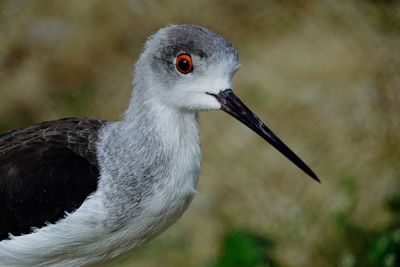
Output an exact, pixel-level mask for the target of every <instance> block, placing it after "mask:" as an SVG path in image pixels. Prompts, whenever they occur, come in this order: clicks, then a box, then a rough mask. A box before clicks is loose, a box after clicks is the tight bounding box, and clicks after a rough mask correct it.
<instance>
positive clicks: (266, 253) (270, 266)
mask: <svg viewBox="0 0 400 267" xmlns="http://www.w3.org/2000/svg"><path fill="white" fill-rule="evenodd" d="M273 246H274V243H273V242H272V241H271V240H270V239H268V238H265V237H262V236H260V235H257V234H254V233H251V232H247V231H244V230H240V231H230V232H228V233H227V234H226V235H225V236H224V239H223V246H222V250H221V252H220V255H219V257H218V259H217V261H216V263H215V264H213V265H212V267H278V266H280V265H278V264H277V262H276V261H275V260H274V259H273V258H272V256H271V255H270V250H271V249H272V248H273Z"/></svg>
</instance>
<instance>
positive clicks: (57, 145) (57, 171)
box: [0, 118, 105, 241]
mask: <svg viewBox="0 0 400 267" xmlns="http://www.w3.org/2000/svg"><path fill="white" fill-rule="evenodd" d="M104 124H105V122H103V121H97V120H90V119H76V118H68V119H61V120H57V121H50V122H44V123H40V124H37V125H34V126H31V127H28V128H24V129H18V130H14V131H11V132H8V133H5V134H3V135H0V241H1V240H3V239H7V238H8V235H9V233H11V234H13V235H21V234H27V233H30V232H31V229H32V227H37V228H40V227H42V226H44V225H46V223H48V222H49V223H54V222H56V221H57V220H59V219H61V218H63V217H64V216H65V212H72V211H74V210H76V209H77V208H79V207H80V205H81V204H82V202H83V201H84V200H85V199H86V198H87V197H88V196H89V195H90V194H91V193H92V192H94V191H95V190H96V189H97V179H98V177H99V168H98V164H97V159H96V147H95V144H96V140H97V135H98V131H99V129H100V128H101V126H103V125H104Z"/></svg>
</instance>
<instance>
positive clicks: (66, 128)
mask: <svg viewBox="0 0 400 267" xmlns="http://www.w3.org/2000/svg"><path fill="white" fill-rule="evenodd" d="M238 69H239V56H238V52H237V50H236V48H235V47H234V46H233V45H232V44H231V43H230V42H229V41H228V40H227V39H225V38H224V37H222V36H221V35H219V34H217V33H215V32H213V31H211V30H209V29H206V28H203V27H200V26H196V25H190V24H178V25H168V26H166V27H164V28H161V29H159V30H158V31H157V32H155V33H154V34H153V35H152V36H150V37H149V38H148V40H147V41H146V43H145V45H144V48H143V51H142V53H141V55H140V56H139V59H138V61H137V62H136V64H135V72H134V78H133V83H132V85H133V86H132V87H133V90H132V94H131V97H130V100H129V104H128V108H127V109H126V111H125V113H124V114H123V116H122V118H121V120H119V121H105V120H97V119H89V118H64V119H59V120H54V121H47V122H42V123H38V124H35V125H33V126H29V127H27V128H21V129H16V130H12V131H9V132H6V133H3V134H2V135H0V240H1V242H0V266H21V267H22V266H42V267H44V266H74V267H76V266H87V265H89V264H93V263H96V262H103V261H106V260H108V259H111V258H114V257H117V256H118V255H121V254H123V253H124V252H127V251H130V250H133V249H135V248H138V247H140V246H142V245H143V244H145V243H147V242H148V241H150V240H151V239H153V238H155V237H156V236H157V235H158V234H160V233H161V232H162V231H164V230H165V229H166V228H168V227H169V226H170V225H171V224H173V223H174V222H175V221H176V220H177V219H178V218H179V217H180V216H181V215H182V214H183V212H184V211H185V210H186V209H187V208H188V206H189V204H190V202H191V201H192V199H193V197H194V195H195V194H196V192H197V191H196V187H197V183H198V177H199V173H200V163H201V151H200V139H199V115H198V114H199V112H200V111H208V110H223V111H225V112H226V113H228V114H230V115H232V116H233V117H234V118H236V119H237V120H239V121H240V122H242V123H243V124H245V125H246V126H247V127H249V128H250V129H251V130H253V131H254V132H255V133H257V134H258V135H259V136H261V137H262V138H263V139H264V140H265V141H267V142H268V143H270V144H271V145H272V146H273V147H275V148H276V149H277V150H279V151H280V152H281V153H282V154H283V155H284V156H286V157H287V158H288V159H289V160H290V161H292V162H293V163H294V164H296V165H297V166H298V167H299V168H300V169H301V170H303V171H304V172H305V173H306V174H308V175H309V176H310V177H311V178H313V179H314V180H316V181H318V182H319V181H320V180H319V178H318V176H317V175H316V174H315V173H314V172H313V171H312V170H311V169H310V168H309V167H308V166H307V165H306V164H305V163H304V162H303V161H302V160H301V159H300V158H299V157H298V156H297V155H296V154H295V153H294V152H293V151H292V150H291V149H289V148H288V147H287V146H286V145H285V144H284V143H283V142H282V141H281V140H280V139H279V138H278V137H277V136H276V135H275V134H274V133H273V132H272V131H271V130H270V129H269V128H268V127H267V126H266V125H265V124H264V123H263V122H262V121H261V120H260V119H259V118H258V117H257V115H255V114H254V113H253V112H252V111H251V110H250V109H249V108H248V107H247V106H246V105H245V104H244V103H243V102H242V101H241V100H240V99H239V98H238V97H237V96H236V95H235V93H234V91H233V89H232V88H233V86H232V78H233V76H234V74H235V73H236V72H237V71H238Z"/></svg>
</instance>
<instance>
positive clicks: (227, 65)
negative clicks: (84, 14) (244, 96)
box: [134, 25, 319, 181]
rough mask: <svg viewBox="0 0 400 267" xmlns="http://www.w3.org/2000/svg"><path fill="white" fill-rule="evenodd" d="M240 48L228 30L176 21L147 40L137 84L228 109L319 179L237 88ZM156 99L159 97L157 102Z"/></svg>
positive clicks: (168, 99) (173, 99)
mask: <svg viewBox="0 0 400 267" xmlns="http://www.w3.org/2000/svg"><path fill="white" fill-rule="evenodd" d="M238 58H239V57H238V52H237V50H236V49H235V48H234V47H233V45H232V44H231V43H230V42H229V41H227V40H226V39H225V38H223V37H222V36H220V35H218V34H216V33H214V32H212V31H210V30H208V29H205V28H202V27H199V26H194V25H172V26H169V27H166V28H163V29H161V30H159V31H158V32H157V33H155V34H154V35H153V36H151V37H150V38H149V39H148V41H147V42H146V45H145V48H144V51H143V53H142V54H141V56H140V58H139V60H138V62H137V63H136V76H135V79H134V85H138V86H135V88H136V89H137V90H139V92H138V93H139V94H144V95H145V97H143V98H142V99H151V100H152V101H156V102H157V104H160V105H164V106H167V107H168V108H172V109H177V110H180V111H182V112H197V111H204V110H217V109H222V110H223V111H225V112H227V113H229V114H230V115H232V116H233V117H235V118H236V119H238V120H239V121H241V122H242V123H243V124H245V125H246V126H248V127H249V128H250V129H252V130H253V131H254V132H256V133H257V134H258V135H260V136H261V137H262V138H263V139H265V140H266V141H267V142H268V143H270V144H271V145H272V146H273V147H275V148H276V149H277V150H279V151H280V152H281V153H282V154H283V155H285V156H286V157H287V158H288V159H289V160H291V161H292V162H293V163H294V164H296V165H297V166H298V167H299V168H300V169H302V170H303V171H304V172H306V173H307V174H308V175H309V176H310V177H311V178H313V179H315V180H317V181H319V179H318V177H317V175H315V173H314V172H313V171H312V170H311V169H310V168H309V167H308V166H307V165H306V164H305V163H304V162H303V161H302V160H301V159H300V158H299V157H298V156H297V155H296V154H295V153H294V152H293V151H292V150H290V149H289V148H288V147H287V146H286V145H285V144H284V143H283V142H282V141H281V140H280V139H279V138H278V137H277V136H276V135H275V134H274V133H273V132H272V131H271V130H270V129H269V128H268V127H267V126H266V125H265V124H264V123H263V122H262V121H261V120H260V119H259V118H258V117H257V116H256V115H255V114H254V113H253V112H252V111H251V110H250V109H249V108H247V107H246V105H245V104H243V102H242V101H240V99H239V98H238V97H237V96H236V95H235V94H234V93H233V90H232V78H233V75H234V74H235V72H236V71H237V70H238V68H239V61H238ZM153 103H154V102H153Z"/></svg>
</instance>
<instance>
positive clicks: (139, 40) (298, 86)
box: [0, 0, 400, 267]
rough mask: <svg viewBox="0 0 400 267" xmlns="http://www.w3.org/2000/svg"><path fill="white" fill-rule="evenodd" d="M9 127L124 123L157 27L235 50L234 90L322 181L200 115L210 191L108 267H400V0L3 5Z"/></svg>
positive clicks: (1, 40)
mask: <svg viewBox="0 0 400 267" xmlns="http://www.w3.org/2000/svg"><path fill="white" fill-rule="evenodd" d="M0 12H1V13H0V130H1V131H2V132H3V131H6V130H8V129H11V128H17V127H24V126H28V125H30V124H33V123H37V122H40V121H44V120H52V119H57V118H60V117H67V116H85V117H96V118H103V119H109V120H118V119H119V118H120V117H121V114H122V113H123V112H124V109H125V108H126V107H127V103H128V99H129V96H130V93H131V80H132V71H133V63H134V62H135V61H136V59H137V58H138V55H139V54H140V52H141V50H142V46H143V43H144V42H145V41H146V38H147V37H148V36H149V35H150V34H152V33H154V32H155V31H156V30H157V29H159V28H160V27H164V26H166V25H168V24H173V23H191V24H198V25H201V26H204V27H208V28H210V29H212V30H214V31H216V32H218V33H220V34H222V35H223V36H225V37H226V38H227V39H229V40H231V42H232V43H233V44H234V45H235V46H236V47H237V49H238V50H239V52H240V58H241V63H242V67H241V70H240V71H239V72H238V73H237V75H236V76H235V80H234V86H235V90H236V93H237V94H238V95H239V96H240V97H241V98H242V100H243V101H244V102H245V103H247V104H248V106H250V107H251V108H252V109H253V110H254V111H255V112H256V113H257V114H259V116H260V117H261V118H263V120H264V121H265V122H267V124H268V125H269V126H270V127H271V128H272V129H273V130H274V131H275V132H276V133H277V134H278V135H279V136H280V137H281V138H282V139H283V140H285V142H286V143H287V144H288V145H289V146H290V147H291V148H293V150H294V151H296V152H297V153H298V154H299V155H301V157H302V158H303V159H304V160H305V161H306V162H307V163H308V164H309V165H310V166H311V167H312V168H313V169H314V170H315V171H316V172H317V174H318V175H319V176H320V177H321V179H322V184H317V183H315V182H314V181H312V180H311V179H309V178H308V177H307V176H306V175H305V174H304V173H302V172H301V171H299V170H298V169H297V168H296V167H295V166H294V165H293V164H291V163H290V162H289V161H288V160H286V159H285V158H284V157H283V156H281V155H280V154H279V153H278V152H276V151H275V150H274V149H272V148H271V147H270V146H269V145H268V144H266V143H265V142H264V141H263V140H261V138H259V137H258V136H257V135H256V134H254V133H252V132H251V131H250V130H248V129H247V128H245V127H244V126H242V125H241V124H239V123H238V122H236V121H235V120H234V119H232V118H230V117H228V116H227V115H226V114H224V113H223V112H207V113H203V114H201V131H202V150H203V156H204V160H203V164H202V173H201V177H200V182H199V188H198V189H199V192H200V193H199V194H198V195H197V196H196V198H195V199H194V201H193V203H192V205H191V207H190V208H189V210H188V211H187V212H186V213H185V215H184V216H183V217H182V218H181V219H180V220H179V221H178V222H177V223H176V224H175V225H173V226H172V227H171V228H170V229H168V230H167V231H166V232H165V233H163V234H162V235H161V236H160V237H158V238H157V239H155V240H154V241H152V242H151V243H149V244H148V245H146V246H144V247H143V248H140V249H138V250H136V251H133V252H131V253H130V254H128V255H126V256H125V257H122V258H119V259H117V260H115V261H113V262H110V263H106V264H104V265H98V266H103V267H106V266H108V267H111V266H123V267H124V266H126V267H127V266H143V267H158V266H178V267H179V266H189V267H261V266H282V267H283V266H286V267H297V266H300V267H309V266H318V267H324V266H326V267H328V266H329V267H330V266H338V267H353V266H354V267H368V266H370V267H372V266H374V267H376V266H378V267H381V266H383V267H393V266H400V134H399V131H400V116H399V115H400V3H399V1H372V0H371V1H313V0H297V1H264V0H252V1H240V0H233V1H222V0H217V1H212V0H200V1H178V0H174V1H161V0H160V1H140V0H123V1H91V0H86V1H78V0H72V1H61V0H60V1H50V0H42V1H27V0H0Z"/></svg>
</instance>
